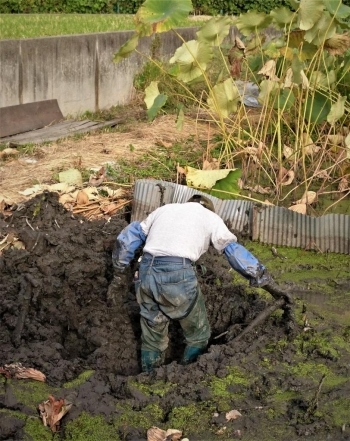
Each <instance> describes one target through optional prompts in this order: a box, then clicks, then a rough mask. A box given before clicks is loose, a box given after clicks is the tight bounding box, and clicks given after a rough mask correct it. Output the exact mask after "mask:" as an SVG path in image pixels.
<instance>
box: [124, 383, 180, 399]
mask: <svg viewBox="0 0 350 441" xmlns="http://www.w3.org/2000/svg"><path fill="white" fill-rule="evenodd" d="M128 384H129V387H134V388H136V389H137V390H139V391H140V392H142V393H143V394H144V395H146V396H152V395H157V396H159V397H164V395H166V394H167V393H168V392H170V391H171V390H172V389H174V388H175V387H176V385H175V384H173V383H171V382H165V381H156V382H154V383H150V384H146V383H140V382H138V381H133V380H132V381H129V383H128Z"/></svg>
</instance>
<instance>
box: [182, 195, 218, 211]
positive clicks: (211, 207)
mask: <svg viewBox="0 0 350 441" xmlns="http://www.w3.org/2000/svg"><path fill="white" fill-rule="evenodd" d="M187 202H198V203H199V204H201V205H203V207H205V208H207V209H208V210H210V211H212V212H213V213H215V208H214V204H213V202H212V201H211V200H210V199H209V198H207V197H205V196H202V195H201V194H194V195H193V196H192V197H191V198H190V199H189V200H188V201H187Z"/></svg>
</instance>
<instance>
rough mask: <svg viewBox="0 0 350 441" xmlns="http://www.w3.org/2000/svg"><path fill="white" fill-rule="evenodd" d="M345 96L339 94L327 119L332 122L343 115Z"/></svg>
mask: <svg viewBox="0 0 350 441" xmlns="http://www.w3.org/2000/svg"><path fill="white" fill-rule="evenodd" d="M345 101H346V96H339V97H338V100H337V102H336V103H334V104H332V107H331V111H330V112H329V114H328V115H327V121H328V122H329V123H330V124H334V123H335V122H337V121H338V120H339V119H340V118H341V117H342V116H343V115H344V107H345Z"/></svg>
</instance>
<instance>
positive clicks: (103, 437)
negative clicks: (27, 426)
mask: <svg viewBox="0 0 350 441" xmlns="http://www.w3.org/2000/svg"><path fill="white" fill-rule="evenodd" d="M65 439H66V440H67V441H68V440H70V441H107V440H108V441H121V440H120V438H119V435H118V432H117V429H116V428H115V427H114V426H113V425H112V424H108V423H107V422H106V420H105V419H104V418H103V416H101V415H97V416H92V415H89V414H88V413H86V412H83V413H81V414H80V416H79V417H78V418H77V419H75V420H74V421H70V422H69V423H68V424H67V425H66V427H65ZM38 441H39V440H38Z"/></svg>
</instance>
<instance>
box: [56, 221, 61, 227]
mask: <svg viewBox="0 0 350 441" xmlns="http://www.w3.org/2000/svg"><path fill="white" fill-rule="evenodd" d="M55 224H56V225H57V227H58V228H61V227H60V226H59V225H58V222H57V220H56V219H55Z"/></svg>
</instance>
